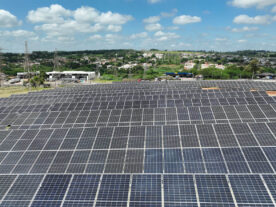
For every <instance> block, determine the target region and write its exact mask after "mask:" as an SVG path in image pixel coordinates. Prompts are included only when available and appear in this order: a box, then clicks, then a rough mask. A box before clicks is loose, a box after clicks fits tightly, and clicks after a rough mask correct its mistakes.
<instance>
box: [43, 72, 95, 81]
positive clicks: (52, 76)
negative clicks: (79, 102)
mask: <svg viewBox="0 0 276 207" xmlns="http://www.w3.org/2000/svg"><path fill="white" fill-rule="evenodd" d="M46 74H47V75H48V76H49V80H50V81H55V80H71V81H76V80H84V81H88V80H93V79H95V78H96V73H95V72H86V71H63V72H59V71H52V72H47V73H46Z"/></svg>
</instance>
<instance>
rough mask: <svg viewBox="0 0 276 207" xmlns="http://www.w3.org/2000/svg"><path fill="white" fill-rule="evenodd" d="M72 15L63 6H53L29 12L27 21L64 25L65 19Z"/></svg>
mask: <svg viewBox="0 0 276 207" xmlns="http://www.w3.org/2000/svg"><path fill="white" fill-rule="evenodd" d="M72 14H73V13H72V11H70V10H67V9H65V8H63V7H62V6H61V5H58V4H53V5H51V6H50V7H42V8H38V9H37V10H31V11H29V12H28V16H27V19H28V20H29V21H30V22H32V23H62V22H64V18H65V17H69V16H71V15H72Z"/></svg>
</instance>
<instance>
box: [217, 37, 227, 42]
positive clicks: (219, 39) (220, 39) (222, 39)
mask: <svg viewBox="0 0 276 207" xmlns="http://www.w3.org/2000/svg"><path fill="white" fill-rule="evenodd" d="M215 40H216V41H218V42H224V41H227V40H228V39H227V38H216V39H215Z"/></svg>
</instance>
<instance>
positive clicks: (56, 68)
mask: <svg viewBox="0 0 276 207" xmlns="http://www.w3.org/2000/svg"><path fill="white" fill-rule="evenodd" d="M53 71H59V59H58V53H57V48H56V49H55V53H54V68H53ZM53 75H54V74H53ZM55 87H57V78H56V77H55Z"/></svg>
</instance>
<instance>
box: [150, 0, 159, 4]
mask: <svg viewBox="0 0 276 207" xmlns="http://www.w3.org/2000/svg"><path fill="white" fill-rule="evenodd" d="M148 2H149V3H150V4H156V3H158V2H161V0H148Z"/></svg>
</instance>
